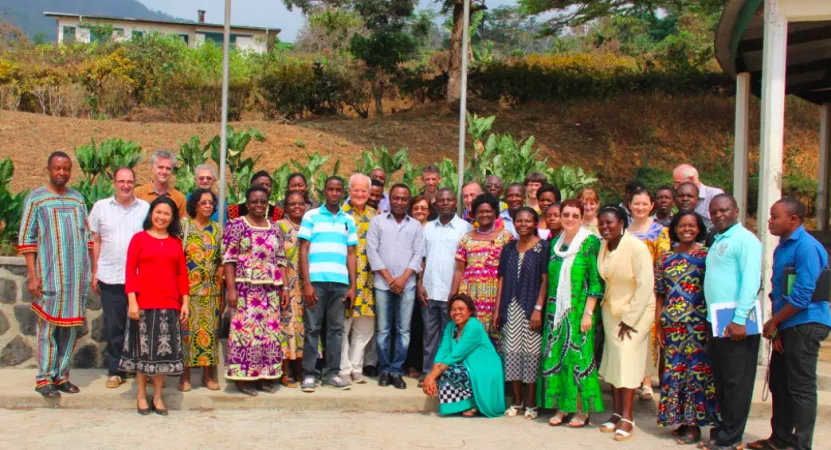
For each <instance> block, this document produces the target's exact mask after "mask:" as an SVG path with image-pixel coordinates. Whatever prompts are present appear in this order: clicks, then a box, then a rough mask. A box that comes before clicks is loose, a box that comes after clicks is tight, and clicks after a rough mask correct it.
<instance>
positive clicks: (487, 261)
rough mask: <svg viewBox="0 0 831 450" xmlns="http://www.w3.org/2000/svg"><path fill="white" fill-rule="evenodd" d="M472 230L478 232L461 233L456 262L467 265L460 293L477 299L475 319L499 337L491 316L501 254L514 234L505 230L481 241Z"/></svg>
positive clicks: (494, 335) (489, 332) (497, 284)
mask: <svg viewBox="0 0 831 450" xmlns="http://www.w3.org/2000/svg"><path fill="white" fill-rule="evenodd" d="M472 233H475V231H473V232H471V233H468V234H466V235H464V236H462V239H461V240H460V241H459V248H458V250H457V251H456V261H460V262H462V263H464V265H465V270H464V272H463V273H462V283H461V284H460V285H459V293H460V294H467V295H469V296H470V297H471V298H473V300H474V301H475V302H476V318H477V319H479V322H481V323H482V326H483V327H484V328H485V331H486V332H487V333H488V334H489V335H491V336H492V337H494V338H496V337H498V333H496V331H495V330H491V318H492V317H493V308H494V307H495V306H496V291H497V288H498V287H499V275H498V273H497V272H498V269H499V257H500V255H502V249H503V248H504V247H505V245H506V244H508V242H511V240H512V239H513V236H512V235H511V233H510V232H509V231H505V230H504V229H503V230H502V231H501V232H500V233H499V234H498V235H497V236H496V238H495V239H493V240H492V241H480V240H478V239H474V238H472V237H471V234H472Z"/></svg>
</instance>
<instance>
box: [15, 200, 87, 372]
mask: <svg viewBox="0 0 831 450" xmlns="http://www.w3.org/2000/svg"><path fill="white" fill-rule="evenodd" d="M90 248H92V242H91V239H90V234H89V229H88V227H87V207H86V204H85V203H84V198H83V197H82V196H81V194H80V193H78V191H75V190H72V189H67V191H66V193H64V194H63V195H58V194H55V193H53V192H52V191H50V190H49V189H47V188H46V187H41V188H38V189H35V190H34V191H32V193H31V194H29V196H28V197H26V203H25V204H24V206H23V216H22V219H21V221H20V237H19V241H18V253H20V254H21V255H25V254H28V253H33V254H35V255H36V261H35V268H36V270H37V276H38V278H40V281H41V283H42V289H43V296H41V297H40V298H36V299H34V300H33V301H32V311H34V312H35V314H36V315H37V316H38V318H37V339H38V342H37V360H38V374H37V378H36V381H37V385H38V387H40V386H45V385H47V384H52V383H55V384H61V383H64V382H66V381H68V380H69V358H70V356H71V354H72V349H73V348H74V347H75V340H76V337H77V332H78V330H80V329H81V328H80V327H81V326H82V325H84V313H85V310H86V295H87V287H88V286H89V280H90V257H89V251H88V250H89V249H90ZM24 289H26V288H25V287H24Z"/></svg>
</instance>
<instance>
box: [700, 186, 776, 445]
mask: <svg viewBox="0 0 831 450" xmlns="http://www.w3.org/2000/svg"><path fill="white" fill-rule="evenodd" d="M710 217H711V218H712V221H713V225H714V226H715V230H716V232H717V233H718V234H716V236H715V242H714V243H713V246H712V247H710V250H709V252H708V253H707V261H706V266H707V276H706V277H704V297H705V298H706V299H707V309H708V316H707V317H708V320H709V321H710V323H711V324H713V326H714V327H715V325H716V324H715V323H714V322H715V319H716V314H715V310H716V309H717V308H718V307H719V305H722V306H724V307H728V308H726V309H728V310H729V309H730V308H729V307H730V304H734V305H735V310H734V311H733V316H732V320H731V321H730V323H729V324H727V326H726V327H724V331H723V332H720V333H719V336H717V337H715V336H713V335H712V332H711V333H710V336H709V339H710V342H709V353H710V359H711V361H712V369H713V378H714V381H715V388H716V398H717V399H718V404H719V408H720V409H721V421H720V422H719V423H717V424H716V427H715V429H714V431H711V437H712V436H713V434H715V441H714V442H710V444H709V445H707V446H706V448H708V449H718V450H737V449H739V448H741V445H742V435H744V429H745V426H746V425H747V417H748V415H749V414H750V405H751V401H752V399H753V384H754V383H753V380H755V379H756V358H757V355H758V354H759V343H760V341H761V335H760V334H758V332H757V333H755V334H748V329H747V323H748V322H750V321H751V320H758V319H757V316H756V314H754V311H755V307H756V304H757V303H758V294H759V286H760V285H761V279H762V264H761V261H762V244H761V243H760V242H759V239H757V238H756V236H754V235H753V233H751V232H750V231H748V230H747V229H746V228H744V226H742V224H741V223H739V208H738V206H737V204H736V200H735V199H734V198H733V197H732V196H731V195H727V194H721V195H718V196H716V197H715V198H714V199H713V201H712V202H710ZM725 304H727V305H725ZM719 325H721V324H719ZM758 325H761V324H758ZM719 328H721V327H719ZM756 328H761V327H760V326H758V327H756Z"/></svg>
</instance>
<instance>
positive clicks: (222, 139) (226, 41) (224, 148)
mask: <svg viewBox="0 0 831 450" xmlns="http://www.w3.org/2000/svg"><path fill="white" fill-rule="evenodd" d="M230 44H231V0H225V31H224V34H223V36H222V118H221V119H220V123H221V124H222V125H221V126H222V130H220V132H219V226H220V228H223V229H224V228H225V195H226V192H225V191H226V189H225V188H226V185H225V159H226V157H227V153H228V133H227V130H226V129H227V128H228V65H229V63H228V52H229V48H228V47H230Z"/></svg>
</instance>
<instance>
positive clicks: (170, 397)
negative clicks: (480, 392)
mask: <svg viewBox="0 0 831 450" xmlns="http://www.w3.org/2000/svg"><path fill="white" fill-rule="evenodd" d="M35 374H36V372H35V370H33V369H3V370H0V408H7V409H29V408H67V409H110V410H133V409H135V407H136V403H135V395H136V387H135V381H134V380H129V381H128V382H127V383H125V384H123V385H122V386H121V387H119V388H116V389H107V388H106V386H105V383H106V371H104V370H99V369H85V370H81V369H76V370H73V371H72V381H73V383H75V384H77V385H78V387H80V388H81V392H80V393H79V394H76V395H69V394H64V395H63V396H62V397H61V398H60V399H59V400H46V399H44V398H43V397H41V396H40V395H39V394H38V393H36V392H35V391H34V380H35ZM764 374H765V371H764V368H762V367H760V368H759V376H757V379H756V383H755V390H754V395H753V406H752V408H751V413H750V415H751V417H752V418H758V419H768V418H770V414H771V400H770V398H767V401H763V400H762V387H763V383H764ZM406 381H407V389H404V390H397V389H394V388H393V387H379V386H378V383H377V382H376V381H375V380H370V381H369V383H367V384H363V385H356V386H354V387H353V388H352V390H349V391H339V390H335V389H332V388H327V387H318V388H317V391H316V392H315V393H312V394H307V393H303V392H301V391H300V389H287V388H283V387H281V388H280V389H279V391H278V392H277V393H275V394H271V395H269V394H263V393H260V395H258V396H257V397H248V396H246V395H243V394H240V393H239V392H238V391H237V390H236V388H235V387H233V385H229V383H226V382H224V381H221V382H220V384H221V386H222V388H221V389H220V390H219V391H209V390H208V389H205V388H203V387H201V381H200V379H199V376H198V375H197V374H194V376H193V379H192V384H193V386H194V389H193V390H192V391H191V392H187V393H182V392H179V391H178V390H177V389H176V386H177V383H178V378H176V377H168V378H167V382H166V387H165V389H164V398H165V404H166V405H167V407H168V408H170V409H172V410H195V411H209V410H216V409H279V410H291V411H298V410H317V411H320V410H339V411H356V412H358V411H376V412H399V413H400V412H409V413H425V412H427V413H430V412H435V411H437V410H438V402H437V401H436V400H434V399H430V398H427V397H426V396H425V395H424V394H423V393H422V392H421V389H419V388H418V387H417V381H416V380H414V379H411V378H407V379H406ZM603 392H604V394H606V395H604V397H605V404H606V405H607V407H608V406H611V398H610V397H609V396H608V394H607V393H608V392H609V389H608V387H607V386H606V387H604V388H603ZM656 394H658V392H656ZM658 398H659V395H656V396H655V399H654V401H653V402H643V401H639V402H636V413H637V414H638V415H641V416H647V417H653V416H654V415H655V414H656V412H657V403H658ZM817 412H818V418H819V419H820V420H821V421H826V422H827V421H831V392H828V391H820V392H819V405H818V411H817Z"/></svg>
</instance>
